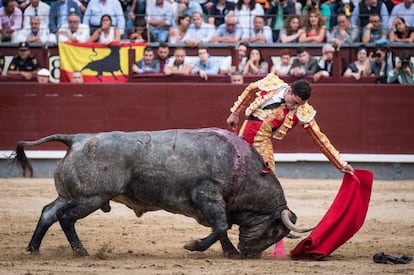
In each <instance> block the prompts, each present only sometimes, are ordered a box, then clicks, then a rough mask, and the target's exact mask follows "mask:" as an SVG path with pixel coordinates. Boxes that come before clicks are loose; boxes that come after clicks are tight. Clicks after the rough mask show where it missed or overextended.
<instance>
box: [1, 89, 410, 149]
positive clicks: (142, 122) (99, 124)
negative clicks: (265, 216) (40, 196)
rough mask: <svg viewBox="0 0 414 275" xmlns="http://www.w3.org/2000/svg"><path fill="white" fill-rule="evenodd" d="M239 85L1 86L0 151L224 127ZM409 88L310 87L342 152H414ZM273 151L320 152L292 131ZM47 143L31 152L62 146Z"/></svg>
mask: <svg viewBox="0 0 414 275" xmlns="http://www.w3.org/2000/svg"><path fill="white" fill-rule="evenodd" d="M243 87H244V86H238V85H229V84H225V83H215V84H203V85H199V84H196V83H127V84H119V85H118V84H105V85H103V84H81V85H77V84H37V83H18V84H17V83H15V82H14V83H13V82H2V83H0V129H1V132H0V150H12V149H14V147H15V144H16V142H17V141H19V140H33V139H38V138H40V137H42V136H45V135H49V134H54V133H78V132H98V131H113V130H121V131H136V130H158V129H169V128H201V127H221V128H225V127H226V125H225V119H226V118H227V116H228V114H229V109H230V107H231V106H232V104H233V102H234V101H235V99H236V97H237V96H238V95H239V94H240V92H241V91H242V89H243ZM412 102H414V93H413V92H412V87H410V86H403V85H375V84H364V85H355V84H339V85H338V84H313V96H312V99H311V101H310V103H311V104H312V105H313V106H314V107H315V108H316V110H317V112H318V113H317V120H318V122H319V124H320V126H321V129H322V130H323V131H324V132H325V133H326V134H327V135H328V136H329V138H330V139H331V141H332V142H333V143H334V144H335V145H336V146H337V147H338V149H339V150H340V151H341V152H342V153H370V154H387V153H392V154H413V153H414V145H413V142H412V140H413V137H414V127H413V124H414V111H412V104H413V103H412ZM274 144H275V150H276V151H277V152H318V149H317V148H316V147H315V146H314V145H313V144H312V141H311V140H310V138H308V137H307V136H306V134H305V133H304V132H303V131H302V129H300V127H297V128H296V129H293V131H292V133H290V134H289V135H287V136H286V138H285V140H283V141H275V142H274ZM62 148H64V147H63V146H61V145H59V144H53V143H52V144H48V145H44V146H42V147H36V148H33V149H62Z"/></svg>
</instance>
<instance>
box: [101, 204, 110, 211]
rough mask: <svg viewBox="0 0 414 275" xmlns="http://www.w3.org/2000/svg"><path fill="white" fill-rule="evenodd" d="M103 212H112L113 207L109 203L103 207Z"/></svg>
mask: <svg viewBox="0 0 414 275" xmlns="http://www.w3.org/2000/svg"><path fill="white" fill-rule="evenodd" d="M101 210H102V211H103V212H105V213H108V212H111V205H110V204H109V201H108V202H106V203H104V204H102V205H101Z"/></svg>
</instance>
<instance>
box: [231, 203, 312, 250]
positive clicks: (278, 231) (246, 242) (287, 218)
mask: <svg viewBox="0 0 414 275" xmlns="http://www.w3.org/2000/svg"><path fill="white" fill-rule="evenodd" d="M296 219H297V218H296V215H295V214H294V213H293V212H291V211H289V210H287V209H284V210H282V211H280V210H278V211H276V212H275V213H273V214H272V215H271V216H270V217H269V216H267V217H265V216H261V217H256V221H257V222H256V223H255V224H254V225H252V224H251V223H250V226H248V227H247V226H246V227H240V235H239V244H238V248H239V250H240V255H241V257H246V258H256V257H258V256H260V254H261V252H263V251H264V250H265V249H266V248H268V247H270V246H271V245H273V244H274V243H276V242H278V241H280V240H281V239H283V237H285V236H286V235H287V234H288V233H289V232H290V230H292V231H295V232H299V233H304V232H308V231H310V230H312V229H299V228H297V227H296V226H295V223H296Z"/></svg>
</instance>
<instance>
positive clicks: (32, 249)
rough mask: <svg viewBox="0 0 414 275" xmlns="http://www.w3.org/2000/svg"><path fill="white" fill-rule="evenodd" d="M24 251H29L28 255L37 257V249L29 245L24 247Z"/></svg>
mask: <svg viewBox="0 0 414 275" xmlns="http://www.w3.org/2000/svg"><path fill="white" fill-rule="evenodd" d="M26 251H29V252H30V255H39V249H36V248H34V247H32V246H30V245H29V246H28V247H26Z"/></svg>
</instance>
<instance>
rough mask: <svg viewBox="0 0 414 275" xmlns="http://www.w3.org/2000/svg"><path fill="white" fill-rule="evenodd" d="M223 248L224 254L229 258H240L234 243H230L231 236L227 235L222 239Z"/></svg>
mask: <svg viewBox="0 0 414 275" xmlns="http://www.w3.org/2000/svg"><path fill="white" fill-rule="evenodd" d="M220 243H221V248H222V249H223V254H224V256H225V257H227V258H239V257H240V254H239V251H238V250H237V249H236V248H235V247H234V245H233V243H232V242H231V241H230V239H229V236H228V235H227V233H226V236H225V237H223V238H221V239H220Z"/></svg>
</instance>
